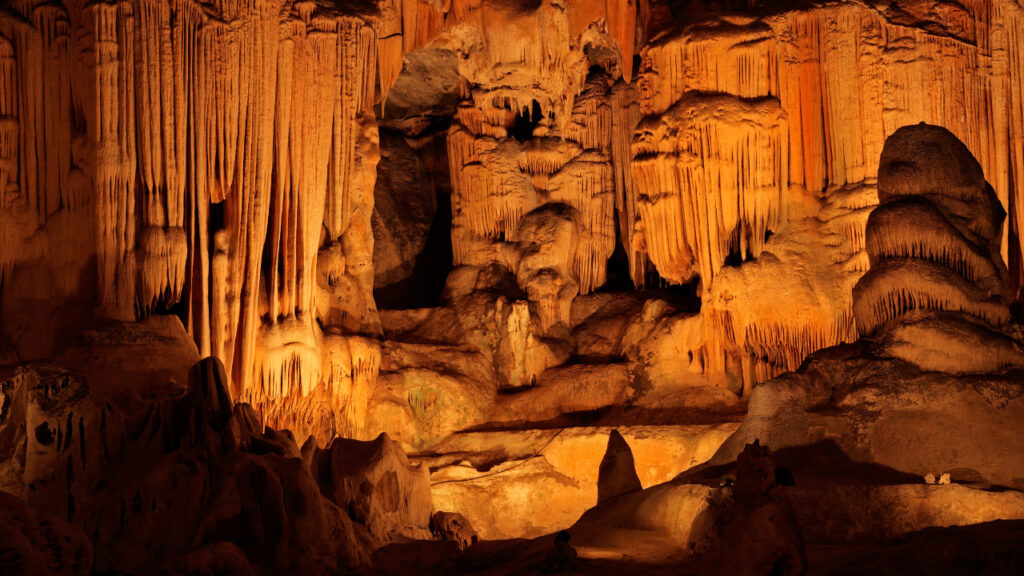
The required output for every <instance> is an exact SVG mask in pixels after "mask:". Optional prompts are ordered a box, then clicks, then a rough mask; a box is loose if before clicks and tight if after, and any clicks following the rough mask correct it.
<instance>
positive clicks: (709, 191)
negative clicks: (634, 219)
mask: <svg viewBox="0 0 1024 576" xmlns="http://www.w3.org/2000/svg"><path fill="white" fill-rule="evenodd" d="M786 145H787V141H786V129H785V116H784V114H783V113H782V111H781V109H780V108H779V106H778V103H777V102H775V101H773V100H759V101H746V100H741V99H738V98H730V97H725V96H718V97H714V98H711V97H702V96H694V97H691V98H687V99H683V100H681V101H680V102H679V103H677V104H676V105H675V106H674V107H673V108H672V109H671V110H669V111H668V112H666V114H664V115H662V116H659V117H656V118H653V119H647V120H645V121H644V122H642V123H641V124H640V127H639V128H638V129H637V136H636V138H635V140H634V143H633V148H632V150H633V173H634V177H635V179H636V182H637V191H638V194H639V198H638V200H637V205H638V206H639V211H640V215H641V218H642V219H643V221H644V229H645V231H646V233H645V240H646V243H647V249H648V253H649V254H650V258H651V261H652V262H654V264H655V265H656V266H657V267H658V271H659V273H660V274H661V275H662V276H663V277H665V278H668V279H671V280H673V281H675V282H684V281H686V280H688V279H689V277H690V276H691V275H692V273H693V272H694V270H693V268H692V266H693V265H692V264H691V262H692V261H693V260H695V261H696V266H697V270H696V271H697V272H698V273H699V274H700V277H701V278H702V279H703V281H704V282H705V283H708V284H710V283H711V282H712V281H713V280H714V275H715V273H716V272H717V271H718V269H719V268H721V266H722V265H723V264H724V262H725V259H726V256H728V254H729V253H730V252H731V251H736V252H738V253H739V254H740V255H741V256H743V257H744V258H746V257H747V256H748V255H750V256H753V257H756V256H757V255H759V254H760V252H761V247H762V244H763V243H764V237H765V233H766V232H767V231H769V230H774V229H775V228H776V226H777V224H778V222H779V214H780V210H781V204H782V198H783V191H784V190H785V187H786V186H785V182H786V179H787V172H788V166H787V163H786V155H785V154H784V150H786V148H787V146H786Z"/></svg>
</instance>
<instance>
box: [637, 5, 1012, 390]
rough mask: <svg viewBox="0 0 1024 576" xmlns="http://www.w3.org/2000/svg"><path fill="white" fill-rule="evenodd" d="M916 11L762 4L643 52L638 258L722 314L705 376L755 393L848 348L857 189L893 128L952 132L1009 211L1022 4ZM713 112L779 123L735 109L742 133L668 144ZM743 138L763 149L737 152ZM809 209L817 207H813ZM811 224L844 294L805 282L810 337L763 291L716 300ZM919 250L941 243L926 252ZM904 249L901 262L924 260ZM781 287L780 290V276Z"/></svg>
mask: <svg viewBox="0 0 1024 576" xmlns="http://www.w3.org/2000/svg"><path fill="white" fill-rule="evenodd" d="M914 10H916V8H913V7H907V6H903V5H902V4H901V5H900V6H899V7H897V6H895V5H893V6H890V7H887V8H883V9H878V10H876V9H874V8H871V7H868V6H865V5H861V4H854V3H845V4H838V5H826V6H816V7H813V8H808V9H802V10H782V9H771V8H768V9H765V10H760V11H758V14H757V15H754V14H753V13H752V14H751V15H749V16H748V15H742V16H741V15H732V16H729V17H721V18H706V19H703V20H700V21H697V22H694V23H689V24H687V23H683V24H680V25H678V26H677V27H675V28H671V29H668V30H666V31H664V32H662V33H661V34H659V35H658V36H655V37H654V38H652V39H651V40H650V41H649V42H648V44H647V46H645V47H644V49H643V50H642V52H641V57H642V65H641V71H640V75H639V77H638V80H637V89H638V103H639V108H640V110H641V113H642V114H643V115H644V116H645V119H644V120H643V121H642V122H641V123H640V128H639V129H638V130H637V134H636V137H635V138H634V140H633V152H634V159H633V172H634V174H635V176H636V178H635V184H634V185H635V187H636V192H635V198H636V200H635V202H636V203H637V205H638V206H639V207H640V210H639V211H638V214H637V215H636V217H635V220H634V221H635V228H636V230H638V231H639V232H641V234H642V236H641V239H642V242H639V243H637V244H640V245H641V247H642V248H643V249H644V250H645V251H646V254H647V256H648V257H649V258H650V260H651V262H653V263H654V264H655V265H656V266H657V268H658V272H659V273H660V274H661V275H662V277H665V278H669V279H672V280H673V281H676V282H680V281H685V280H687V279H689V278H691V277H693V276H695V275H699V277H700V278H701V280H702V282H703V286H704V292H705V306H709V305H710V307H711V308H712V309H716V310H720V311H721V312H728V313H727V314H725V315H724V316H722V318H724V320H722V321H713V322H707V323H706V324H705V326H706V327H707V330H708V334H707V335H706V338H707V345H706V350H707V354H708V355H709V356H710V358H709V362H708V365H709V366H710V367H711V368H712V369H722V370H727V371H730V370H731V371H733V372H738V373H742V374H743V378H744V380H748V381H761V380H763V379H765V378H766V377H770V376H773V375H775V374H777V373H779V372H780V371H782V370H785V369H795V368H796V367H797V366H798V365H799V363H800V361H801V360H802V359H803V357H805V356H806V354H807V353H808V352H810V351H813V350H814V349H817V348H820V347H824V346H828V345H832V344H835V343H838V342H841V341H849V340H852V339H853V338H855V337H856V335H857V332H856V328H855V327H854V326H853V317H854V316H853V310H852V302H851V301H850V299H849V288H850V287H851V286H852V282H854V281H856V279H857V277H858V276H859V275H860V274H861V273H863V272H864V271H866V270H867V267H868V261H867V257H866V255H865V254H864V248H865V236H864V226H865V222H866V217H867V210H868V209H869V207H870V206H871V205H872V203H873V202H872V197H873V191H871V190H867V189H870V188H873V186H874V180H873V176H874V173H875V170H876V169H877V166H878V158H879V157H880V155H881V152H882V144H883V142H884V141H885V138H886V137H887V136H888V135H890V134H891V133H892V132H894V131H895V130H896V129H897V128H899V127H901V126H904V125H907V124H915V123H917V122H921V121H926V122H930V123H935V124H939V125H942V126H945V127H947V128H948V129H949V130H950V131H951V132H952V133H953V134H955V135H956V136H957V137H958V138H960V139H961V140H963V142H964V143H965V144H966V145H967V148H968V149H970V150H971V151H972V152H973V153H974V154H975V155H976V156H977V157H978V159H979V161H980V162H981V167H982V169H983V170H984V173H985V174H987V175H988V176H989V181H990V182H991V183H992V187H993V189H994V190H995V194H996V196H995V197H997V198H998V199H999V200H1000V201H1001V203H1002V204H1003V205H1004V206H1007V207H1008V210H1009V211H1010V213H1011V214H1016V213H1017V211H1018V210H1019V209H1020V208H1019V202H1016V201H1015V200H1013V198H1012V197H1013V196H1014V194H1015V192H1014V184H1015V183H1016V182H1019V181H1021V180H1020V175H1021V174H1024V154H1022V153H1021V143H1020V140H1021V138H1022V136H1021V134H1022V133H1024V132H1022V130H1021V126H1024V116H1022V113H1021V110H1022V109H1021V105H1020V102H1021V100H1020V93H1021V92H1022V90H1024V74H1022V73H1021V71H1022V69H1021V65H1020V64H1021V63H1020V56H1019V54H1018V52H1019V50H1016V49H1015V48H1012V47H1013V46H1016V45H1017V44H1016V41H1017V40H1018V39H1019V38H1021V33H1022V31H1021V23H1022V20H1021V12H1022V11H1021V9H1020V7H1019V6H1017V5H1016V4H1013V3H1003V2H997V3H989V2H969V3H964V4H963V5H962V6H961V5H957V6H956V7H955V9H953V8H951V10H952V11H951V12H950V13H949V14H947V15H946V16H945V17H943V18H941V19H939V18H936V17H935V16H934V15H930V14H928V13H917V12H914ZM752 12H753V11H752ZM937 86H941V87H942V88H941V89H936V88H935V87H937ZM725 101H729V102H732V103H733V104H730V106H734V107H745V108H746V109H751V108H752V107H754V106H760V107H762V109H766V108H764V107H765V106H768V105H772V106H774V107H775V108H776V109H777V110H775V111H772V112H771V113H770V114H769V116H768V117H766V118H759V119H757V120H752V119H751V120H746V121H742V122H741V121H740V120H738V118H740V117H742V115H741V114H739V113H736V112H733V113H731V114H728V115H727V118H729V119H737V120H736V122H735V123H736V124H738V125H739V126H733V125H729V124H728V123H726V122H724V121H719V123H718V124H715V123H712V122H705V125H704V126H696V125H695V126H692V127H690V129H688V130H680V134H683V135H685V136H687V137H689V138H692V141H693V144H691V145H689V146H684V147H680V146H678V145H676V144H675V143H674V142H675V141H677V140H678V139H679V136H678V135H677V134H676V133H675V132H673V131H672V130H670V129H667V127H671V126H676V125H679V124H680V123H682V122H686V121H687V119H689V118H696V117H698V114H696V113H695V112H694V111H697V110H704V111H710V112H711V114H709V116H712V117H713V113H714V112H716V111H724V110H726V109H727V108H726V105H724V104H723V102H725ZM684 110H690V112H689V113H686V112H684ZM723 117H726V115H725V114H723ZM772 130H774V132H772ZM744 131H746V133H748V134H760V135H759V136H757V137H756V138H754V137H751V136H744V137H742V138H741V137H740V136H739V135H740V134H742V133H743V132H744ZM698 134H699V135H698ZM766 138H767V140H766ZM728 139H737V140H736V143H735V144H732V145H731V146H732V148H731V149H729V148H724V147H723V146H721V144H722V143H728ZM721 150H725V153H724V154H723V152H721ZM687 165H691V166H693V167H694V168H692V169H686V168H684V167H685V166H687ZM670 166H671V167H673V168H669V167H670ZM676 166H678V167H679V168H678V170H676V169H675V168H674V167H676ZM716 166H720V168H719V169H718V170H717V171H716V170H715V167H716ZM695 174H699V175H700V177H699V178H698V177H697V176H696V175H695ZM748 183H749V184H751V185H752V186H750V187H748V186H746V185H745V184H748ZM751 188H753V190H757V191H758V193H759V194H758V195H759V196H760V198H762V200H760V201H758V202H757V203H756V204H750V202H751V200H753V199H754V198H755V196H754V195H752V194H750V192H751V191H752V190H751ZM851 191H856V192H854V193H852V194H851ZM814 197H818V198H819V200H818V201H817V202H818V204H819V207H818V208H812V209H810V210H809V209H808V208H807V205H808V202H809V200H808V198H814ZM745 204H746V207H745V206H744V205H745ZM737 206H739V209H737V208H736V207H737ZM708 207H711V208H713V209H714V210H709V208H708ZM810 215H813V217H814V218H816V219H818V220H821V221H825V222H827V226H826V228H825V229H823V230H821V233H824V234H826V235H827V236H832V237H833V238H834V240H827V241H826V246H825V249H826V251H829V252H831V253H832V255H831V256H830V259H831V262H826V263H823V264H822V266H823V267H822V268H821V269H820V270H819V271H818V272H817V273H816V274H817V275H819V276H822V275H825V276H831V275H835V276H836V277H839V278H842V279H843V280H842V283H845V286H846V289H845V290H842V289H836V290H832V289H831V286H833V284H835V283H834V282H832V281H831V280H827V281H826V280H824V279H821V280H815V282H819V283H821V284H822V285H824V286H826V287H829V288H828V289H826V290H823V291H822V292H821V293H820V294H821V295H825V296H824V297H815V298H816V300H817V301H818V302H817V304H816V306H818V307H819V309H820V310H821V311H822V312H823V313H824V315H825V317H823V318H818V320H816V323H817V324H818V327H813V326H811V325H810V324H805V319H804V318H803V316H802V314H795V315H791V316H792V317H791V318H790V319H785V318H780V319H779V320H778V322H780V323H779V324H776V323H775V320H774V319H773V318H774V317H773V315H772V314H771V312H770V310H766V309H765V307H764V306H761V304H759V303H757V302H756V300H758V299H760V298H761V297H760V296H759V295H751V298H753V300H750V299H747V298H746V297H735V295H736V292H737V291H739V292H742V293H746V291H745V290H742V289H740V290H737V285H736V280H735V276H736V275H737V274H733V273H731V272H730V274H729V277H730V279H729V280H728V281H727V282H725V284H728V285H727V286H726V285H724V284H723V282H720V281H719V280H718V278H717V276H718V275H719V272H720V271H721V269H722V268H721V267H722V264H723V262H724V261H725V259H726V256H727V255H729V254H730V253H732V254H735V255H736V256H737V257H738V259H746V258H747V257H748V256H754V257H755V258H756V257H757V256H758V254H760V253H761V251H762V250H763V249H764V234H765V232H772V233H778V234H783V235H784V234H786V233H788V232H789V230H788V229H789V228H791V227H792V226H796V227H797V228H798V229H803V225H802V224H799V225H797V224H793V223H794V222H799V221H800V220H801V219H803V218H807V217H808V216H810ZM1017 222H1019V219H1018V218H1016V217H1014V218H1011V229H1010V236H1009V238H1007V237H1006V236H1004V237H1003V238H1002V239H1000V242H1001V244H1000V248H1001V251H1002V253H1003V255H1004V257H1006V258H1008V260H1009V261H1010V263H1011V264H1010V268H1011V271H1012V272H1011V277H1012V278H1013V279H1014V281H1015V282H1016V283H1017V284H1019V280H1017V278H1018V277H1019V274H1020V272H1019V270H1020V266H1019V264H1018V263H1017V260H1018V259H1019V256H1017V255H1016V254H1017V253H1016V251H1015V248H1013V247H1014V246H1017V245H1019V244H1020V240H1021V234H1022V233H1021V229H1020V227H1019V226H1018V224H1017ZM936 233H938V232H936ZM833 235H834V236H833ZM874 241H875V242H881V243H885V241H886V240H885V238H883V237H882V236H879V237H877V238H875V239H874ZM769 242H771V241H769ZM778 242H779V244H777V245H775V246H774V247H773V248H770V249H769V250H770V251H775V252H776V256H778V257H779V258H781V259H782V260H783V261H786V258H785V257H783V256H782V254H781V252H779V251H780V250H782V249H784V248H783V246H784V245H786V243H787V242H788V240H784V239H782V240H778ZM920 242H927V243H928V244H931V245H934V246H933V247H934V248H936V249H938V248H937V247H938V245H939V244H941V241H940V240H939V239H938V238H933V239H931V240H926V239H924V238H922V239H920ZM634 243H636V242H634ZM744 244H746V245H744ZM900 246H901V248H899V249H905V250H906V251H907V252H908V253H913V254H917V253H921V252H922V251H928V250H930V248H928V246H926V245H921V246H916V245H910V244H900ZM868 249H871V246H870V245H869V246H868ZM892 249H894V250H895V249H897V248H892ZM961 253H962V257H961V258H960V261H959V262H957V263H955V264H954V265H955V266H960V267H961V268H963V267H971V266H985V264H982V263H980V262H975V261H974V260H976V259H972V257H971V253H970V251H961ZM805 268H806V266H802V265H801V266H800V270H801V271H798V272H797V274H803V272H802V270H803V269H805ZM760 273H761V272H753V271H751V272H750V274H760ZM743 275H744V276H746V275H747V274H743ZM812 275H813V274H812ZM747 280H748V281H749V278H748V279H747ZM716 284H717V285H716ZM779 285H780V286H781V285H786V286H789V284H787V283H786V282H785V280H783V281H782V282H781V283H780V284H779ZM783 293H786V294H788V293H787V292H783V291H782V289H781V288H779V292H778V294H783ZM833 299H838V302H833V301H832V300H833ZM765 312H767V315H765V314H764V313H765ZM726 326H728V327H729V329H728V330H727V329H726ZM801 326H803V327H801ZM806 330H810V332H809V333H808V332H806ZM728 350H732V352H728ZM723 351H725V352H723ZM730 358H731V360H730ZM773 358H774V360H773ZM729 364H732V365H733V367H732V368H727V365H729ZM740 365H742V366H743V367H742V368H741V367H740ZM760 365H765V366H769V365H770V366H774V367H772V368H766V369H762V368H757V366H760ZM755 373H756V374H755Z"/></svg>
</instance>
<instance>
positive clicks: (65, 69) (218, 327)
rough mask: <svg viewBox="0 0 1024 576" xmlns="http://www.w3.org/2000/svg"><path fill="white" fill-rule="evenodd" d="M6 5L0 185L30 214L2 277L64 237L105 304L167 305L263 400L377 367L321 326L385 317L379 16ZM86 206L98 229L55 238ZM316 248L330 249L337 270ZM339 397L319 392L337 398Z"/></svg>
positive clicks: (156, 5) (296, 8) (299, 10)
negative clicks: (344, 349) (333, 351)
mask: <svg viewBox="0 0 1024 576" xmlns="http://www.w3.org/2000/svg"><path fill="white" fill-rule="evenodd" d="M12 10H13V11H11V12H5V13H2V14H0V36H2V38H3V40H2V41H0V76H2V77H3V79H4V81H3V85H2V89H0V92H2V94H0V116H2V123H0V180H2V181H3V186H2V191H0V193H2V199H3V205H4V206H5V207H9V208H10V209H11V210H10V213H9V214H6V215H5V217H7V218H15V217H19V216H18V215H19V214H31V215H32V216H34V221H35V225H34V226H31V227H25V226H23V227H22V228H21V229H20V230H19V231H18V232H19V233H20V234H21V237H18V238H11V239H10V240H11V241H5V243H4V246H3V248H2V250H3V252H2V253H0V268H2V269H3V270H4V273H5V274H6V276H7V277H8V278H15V280H13V281H12V282H10V283H9V284H14V286H15V287H16V286H17V280H16V277H17V274H18V271H19V268H18V266H19V264H21V263H24V262H26V258H31V256H32V252H33V251H32V250H24V249H23V248H22V246H34V245H39V244H41V245H42V246H43V247H42V248H39V250H41V251H44V252H45V251H47V250H49V249H53V250H66V249H69V244H70V245H71V246H70V249H71V250H73V251H74V254H75V255H76V257H77V258H78V259H80V260H83V261H88V260H89V259H92V258H94V259H95V284H94V285H95V290H96V295H97V297H96V299H97V302H96V303H97V304H98V305H99V310H100V312H101V314H103V315H105V316H108V317H111V318H116V319H120V320H133V319H137V318H141V317H143V316H145V315H147V314H149V313H151V312H153V311H161V310H163V311H165V310H168V309H170V308H171V307H177V308H176V309H177V310H181V313H182V314H183V315H184V317H185V318H186V319H187V322H186V324H187V327H188V329H189V331H190V332H191V334H192V335H193V337H194V338H195V340H196V343H197V345H198V347H199V349H200V352H201V353H203V354H214V355H216V356H218V357H220V358H221V359H222V360H223V361H224V363H225V365H226V366H227V368H228V371H229V374H230V376H231V382H232V393H233V394H234V396H235V397H236V398H237V399H245V400H250V401H253V402H254V403H255V404H257V405H259V406H261V407H266V409H267V412H266V413H265V416H269V415H270V412H271V409H270V407H271V405H272V404H273V403H274V401H276V399H278V398H283V397H292V396H297V397H306V396H307V395H309V394H310V393H311V392H312V391H313V390H316V389H318V387H326V389H328V390H332V389H335V388H338V387H346V388H352V387H353V384H352V381H353V380H354V379H356V376H354V375H356V374H358V375H359V376H358V378H370V379H372V378H373V375H374V373H375V367H376V363H377V361H374V360H373V358H375V357H376V353H375V352H373V351H372V350H368V349H367V347H366V346H357V347H354V349H357V350H358V351H357V352H355V353H353V354H352V358H349V359H347V360H346V362H347V364H345V366H344V367H343V368H334V369H332V368H325V367H324V365H325V361H326V359H325V354H324V353H322V350H321V347H322V340H323V336H322V335H321V331H322V328H326V327H331V326H334V327H337V328H338V329H344V330H346V331H348V332H352V331H362V330H372V329H373V327H374V326H375V325H376V323H377V320H376V311H375V307H374V304H373V299H372V262H371V261H370V255H371V254H372V235H371V234H370V226H369V218H370V212H371V209H372V190H373V180H374V177H375V166H376V161H377V152H376V124H375V121H374V119H373V112H372V109H371V106H372V105H373V103H374V101H375V94H376V90H377V78H376V59H377V50H376V39H377V31H376V30H375V28H374V24H375V22H374V21H373V20H372V19H370V18H369V16H367V15H363V14H359V13H355V12H352V13H341V12H339V11H337V10H336V9H334V8H327V7H324V6H320V5H317V4H315V3H313V2H297V3H291V2H274V1H252V2H244V1H239V2H229V1H224V2H217V3H214V4H212V5H201V4H199V3H196V2H193V1H191V0H175V1H173V2H162V1H157V0H130V1H128V0H125V1H121V2H115V3H92V4H83V5H79V3H76V2H70V1H69V2H68V3H67V4H66V5H61V4H58V3H42V2H34V1H30V0H25V1H21V2H16V3H14V4H13V5H12ZM17 158H20V162H21V164H20V165H14V164H13V162H12V159H17ZM78 217H81V218H85V219H88V220H91V221H92V222H94V229H93V230H92V231H91V233H90V234H79V235H78V236H76V237H74V238H73V240H72V241H70V242H69V241H66V240H64V241H60V242H58V239H60V238H62V237H64V236H65V235H67V234H68V231H67V230H60V229H58V228H59V227H60V226H61V223H62V222H63V221H65V220H66V219H69V218H71V219H73V218H78ZM9 233H10V232H5V238H6V235H7V234H9ZM322 250H326V251H329V252H332V254H333V253H336V254H337V257H335V258H333V259H332V258H326V259H325V260H327V261H328V262H329V263H331V264H333V265H334V267H333V268H332V269H331V270H330V271H329V273H325V272H323V271H322V270H321V268H322V265H321V264H320V263H319V262H318V254H319V253H320V252H321V251H322ZM323 276H327V277H328V278H327V280H326V281H325V282H321V278H322V277H323ZM76 280H77V278H76ZM321 284H325V285H326V288H327V289H326V290H324V289H322V288H321ZM335 309H340V312H337V313H335V314H330V313H329V312H331V311H332V310H335ZM318 320H319V322H318ZM335 361H336V360H335ZM326 364H328V365H330V364H331V362H326ZM330 375H333V376H330ZM335 377H338V378H347V380H346V384H342V383H341V382H340V381H334V378H335ZM359 386H365V384H361V385H355V387H359ZM328 396H330V394H328ZM335 396H336V397H335V398H334V399H333V400H332V401H331V402H327V404H325V408H324V409H326V410H329V411H334V412H339V411H340V412H343V411H344V410H343V409H342V408H343V407H344V406H345V404H346V403H347V402H348V398H347V397H346V395H345V394H342V393H339V394H335ZM364 401H365V400H364ZM356 427H358V426H356ZM336 428H337V427H336ZM341 428H344V427H343V426H341ZM330 431H331V432H333V431H334V429H331V430H330Z"/></svg>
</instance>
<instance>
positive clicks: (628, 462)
mask: <svg viewBox="0 0 1024 576" xmlns="http://www.w3.org/2000/svg"><path fill="white" fill-rule="evenodd" d="M637 490H643V486H642V485H641V484H640V477H639V476H637V475H636V465H635V464H634V463H633V451H632V450H630V449H629V444H627V443H626V439H625V438H623V437H622V434H619V431H618V430H612V432H611V434H609V435H608V449H607V450H606V451H605V453H604V458H603V459H602V460H601V466H600V468H598V472H597V502H598V503H601V502H604V501H605V500H608V499H609V498H614V497H616V496H619V495H620V494H625V493H627V492H635V491H637Z"/></svg>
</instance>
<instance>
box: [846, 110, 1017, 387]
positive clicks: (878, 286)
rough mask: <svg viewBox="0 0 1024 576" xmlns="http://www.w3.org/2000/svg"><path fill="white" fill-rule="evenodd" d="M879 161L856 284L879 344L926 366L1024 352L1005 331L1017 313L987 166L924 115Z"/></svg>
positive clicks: (963, 366)
mask: <svg viewBox="0 0 1024 576" xmlns="http://www.w3.org/2000/svg"><path fill="white" fill-rule="evenodd" d="M880 164H881V166H880V168H879V174H878V186H879V190H878V192H879V194H878V197H879V201H880V202H881V205H880V206H879V207H878V208H876V209H875V211H874V212H873V213H872V215H871V217H870V218H869V220H868V225H867V245H868V247H869V248H868V254H869V256H870V258H871V269H870V270H869V271H868V273H867V274H865V275H864V277H863V278H861V279H860V281H859V282H858V283H857V285H856V286H855V287H854V290H853V310H854V316H855V318H856V321H857V329H858V330H859V331H860V333H861V334H863V335H865V336H872V337H874V338H875V341H876V342H877V344H876V350H877V352H878V353H879V354H882V355H886V356H895V357H898V358H903V359H905V360H908V361H910V362H914V363H915V364H917V365H918V366H921V367H922V368H925V369H932V370H943V371H952V372H976V371H982V372H987V371H994V370H999V369H1002V368H1005V367H1006V366H1008V365H1018V364H1020V363H1022V362H1024V347H1021V346H1020V344H1018V343H1017V342H1015V341H1013V340H1012V339H1011V338H1009V337H1007V336H1005V335H1003V334H1002V333H1001V329H1002V328H1004V327H1005V326H1006V325H1007V324H1008V323H1009V322H1010V320H1011V314H1010V308H1009V305H1008V304H1009V302H1010V291H1009V287H1008V286H1007V280H1006V278H1007V274H1006V269H1005V266H1004V264H1003V261H1002V258H1001V257H1000V255H999V249H998V248H999V243H1000V238H1001V237H1002V221H1003V218H1004V213H1003V211H1002V208H1001V207H999V204H998V202H997V200H996V197H995V194H994V193H993V192H992V189H991V188H990V187H989V186H988V185H987V184H986V183H985V178H984V175H983V173H982V169H981V166H980V165H979V164H978V162H977V161H976V160H975V159H974V157H973V156H972V155H971V153H970V151H968V150H967V147H966V146H964V144H963V143H962V142H960V140H958V139H957V138H956V137H955V136H953V134H952V133H950V132H949V131H948V130H946V129H944V128H940V127H937V126H930V125H927V124H924V123H922V124H919V125H915V126H907V127H904V128H901V129H899V130H897V131H896V133H895V134H893V135H892V136H890V137H889V138H888V139H887V140H886V144H885V148H884V149H883V150H882V156H881V160H880ZM894 219H895V220H894ZM897 223H899V224H900V225H899V226H897V225H896V224H897ZM969 350H973V352H968V351H969ZM961 356H963V358H960V359H959V360H957V359H956V358H959V357H961ZM968 356H969V358H968Z"/></svg>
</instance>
